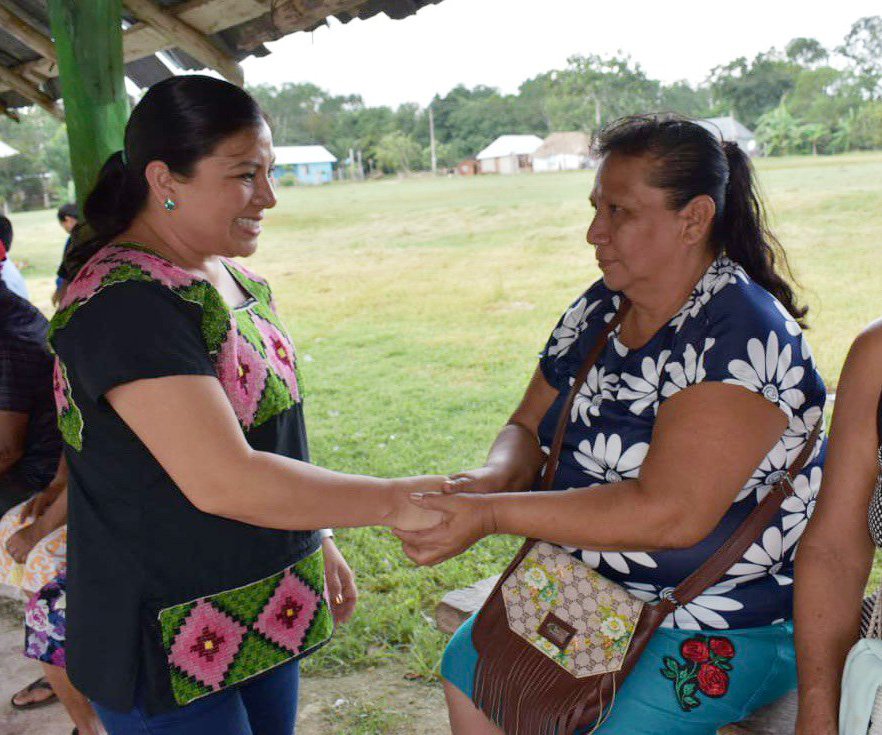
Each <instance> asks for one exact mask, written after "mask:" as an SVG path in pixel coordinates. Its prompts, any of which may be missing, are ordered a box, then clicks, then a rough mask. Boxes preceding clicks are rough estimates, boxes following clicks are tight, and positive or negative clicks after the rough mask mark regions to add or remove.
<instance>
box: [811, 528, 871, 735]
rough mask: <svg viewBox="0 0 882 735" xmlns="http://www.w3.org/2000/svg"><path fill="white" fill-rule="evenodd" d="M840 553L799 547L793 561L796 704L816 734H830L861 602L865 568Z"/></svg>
mask: <svg viewBox="0 0 882 735" xmlns="http://www.w3.org/2000/svg"><path fill="white" fill-rule="evenodd" d="M845 558H846V556H845V555H843V554H841V553H836V552H834V551H833V550H825V549H821V548H818V547H816V546H805V545H803V546H801V547H800V549H799V554H798V555H797V560H796V570H795V580H796V581H795V588H794V595H795V605H794V623H795V624H794V636H795V642H796V654H797V666H798V671H799V699H800V702H799V707H800V711H801V713H804V715H805V716H808V717H810V719H811V721H812V723H813V724H815V725H818V726H820V727H821V728H822V729H821V730H819V731H820V732H823V731H825V730H824V729H823V728H824V727H827V728H828V729H829V731H830V732H836V730H837V726H838V712H839V690H840V681H841V677H842V669H843V666H844V663H845V658H846V656H847V655H848V650H849V648H851V646H852V645H853V644H854V643H855V641H856V640H857V638H858V635H859V631H860V614H861V603H862V600H863V593H864V587H865V584H866V580H867V574H868V572H869V568H870V560H869V559H868V560H866V562H865V563H858V564H854V563H853V564H848V563H845V562H844V561H843V559H845Z"/></svg>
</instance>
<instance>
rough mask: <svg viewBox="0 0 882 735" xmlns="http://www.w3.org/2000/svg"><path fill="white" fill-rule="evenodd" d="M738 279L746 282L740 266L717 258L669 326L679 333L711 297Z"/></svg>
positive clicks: (725, 259) (726, 259)
mask: <svg viewBox="0 0 882 735" xmlns="http://www.w3.org/2000/svg"><path fill="white" fill-rule="evenodd" d="M739 278H741V279H742V280H744V281H745V282H746V281H747V276H746V274H745V273H744V271H743V270H742V269H741V267H740V266H738V265H735V263H733V262H732V261H731V260H729V259H728V258H725V257H722V258H717V259H716V260H715V261H714V262H713V263H711V266H710V268H708V269H707V271H706V272H705V274H704V275H703V276H702V278H701V280H700V281H699V282H698V283H697V284H696V285H695V288H694V289H692V293H691V294H689V298H688V299H687V300H686V303H685V304H684V305H683V308H681V309H680V311H679V312H678V313H677V316H675V317H674V318H673V319H672V320H671V325H672V326H674V327H675V328H676V331H677V332H679V331H680V329H681V328H682V327H683V325H684V324H685V323H686V321H687V320H688V319H690V318H691V317H694V316H696V315H697V314H698V313H699V312H700V311H701V310H702V309H703V308H704V306H705V304H707V302H708V301H710V300H711V298H712V297H713V296H715V295H716V294H718V293H719V292H720V291H722V290H723V289H724V288H725V287H726V286H728V285H729V284H730V283H735V282H736V281H737V280H738V279H739Z"/></svg>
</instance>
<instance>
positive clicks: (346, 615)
mask: <svg viewBox="0 0 882 735" xmlns="http://www.w3.org/2000/svg"><path fill="white" fill-rule="evenodd" d="M340 581H341V582H342V584H343V604H342V605H341V606H340V608H341V609H340V622H341V623H348V622H349V619H350V618H351V617H352V614H353V613H354V612H355V605H356V603H357V602H358V588H357V587H356V586H355V577H354V576H353V575H352V572H351V570H346V571H345V572H344V573H343V574H341V575H340Z"/></svg>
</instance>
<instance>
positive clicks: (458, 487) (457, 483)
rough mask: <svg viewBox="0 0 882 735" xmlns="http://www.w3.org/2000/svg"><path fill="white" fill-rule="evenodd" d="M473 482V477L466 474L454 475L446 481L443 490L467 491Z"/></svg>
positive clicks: (449, 491)
mask: <svg viewBox="0 0 882 735" xmlns="http://www.w3.org/2000/svg"><path fill="white" fill-rule="evenodd" d="M471 484H472V478H471V477H466V476H465V475H452V476H451V477H450V479H449V480H448V481H447V482H445V483H444V488H443V492H445V493H447V494H450V493H461V492H465V490H466V488H468V487H470V486H471Z"/></svg>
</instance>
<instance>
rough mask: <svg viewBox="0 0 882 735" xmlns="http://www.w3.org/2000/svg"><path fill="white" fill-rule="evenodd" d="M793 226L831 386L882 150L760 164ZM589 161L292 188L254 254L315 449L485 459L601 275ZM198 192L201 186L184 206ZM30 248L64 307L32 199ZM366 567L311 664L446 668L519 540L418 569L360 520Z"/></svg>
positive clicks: (355, 539)
mask: <svg viewBox="0 0 882 735" xmlns="http://www.w3.org/2000/svg"><path fill="white" fill-rule="evenodd" d="M759 168H760V171H761V180H762V184H763V187H764V190H765V192H766V194H767V198H768V203H769V205H770V210H771V212H772V215H773V222H774V224H775V226H776V231H777V233H778V235H779V237H780V239H781V241H782V242H783V244H784V245H785V247H786V249H787V251H788V253H789V255H790V258H791V263H792V265H793V268H794V271H795V273H796V275H797V278H798V280H799V281H800V283H801V285H802V286H803V289H802V292H801V293H802V296H803V299H804V300H805V301H806V302H807V303H808V304H809V306H810V307H811V312H810V315H809V319H810V322H811V325H812V330H811V332H810V335H809V339H810V343H811V345H812V348H813V350H814V352H815V355H816V357H817V358H818V362H819V364H820V367H821V370H822V373H823V375H824V377H825V379H826V380H827V381H828V383H835V381H836V379H837V375H838V372H839V369H840V367H841V364H842V361H843V359H844V357H845V354H846V351H847V349H848V345H849V343H850V341H851V339H852V338H853V336H854V335H855V334H856V333H857V332H858V331H859V330H860V329H861V327H862V326H864V325H865V324H866V323H867V322H869V321H871V320H872V319H873V318H875V317H877V316H878V315H879V314H880V313H882V298H880V296H882V275H880V268H879V265H880V262H882V258H880V255H882V155H879V154H872V155H848V156H838V157H829V158H809V157H805V158H790V159H773V160H772V159H770V160H762V161H760V162H759ZM591 181H592V175H591V174H590V173H588V172H575V173H564V174H542V175H523V176H513V177H508V178H505V177H476V178H449V179H434V180H430V179H411V180H388V181H382V182H376V183H368V184H341V185H332V186H328V187H324V188H313V189H307V188H293V189H292V188H288V189H281V190H280V191H279V205H278V207H277V208H276V209H275V211H273V212H272V213H271V214H270V216H269V218H268V226H267V230H266V232H265V234H264V236H263V240H262V242H261V247H260V251H259V253H258V254H257V256H255V257H254V258H253V259H252V262H251V263H249V265H250V267H252V268H253V269H255V270H256V271H258V272H259V273H262V274H263V275H265V276H266V277H268V278H269V280H270V282H271V283H272V285H273V287H274V290H275V294H276V298H277V301H278V303H279V307H280V310H281V313H282V316H283V317H284V319H285V321H286V323H287V324H288V326H289V328H290V331H291V333H292V334H293V336H294V338H295V341H296V343H297V345H298V352H299V357H300V360H301V365H302V368H303V375H304V382H305V386H306V394H307V415H308V420H309V427H310V440H311V445H312V449H313V459H314V460H315V461H316V462H318V463H320V464H323V465H325V466H328V467H332V468H334V469H340V470H348V471H357V472H365V473H374V474H379V475H399V474H411V473H421V472H451V471H455V470H459V469H464V468H468V467H471V466H476V465H477V464H478V463H479V462H481V461H482V459H483V457H484V455H485V453H486V449H487V447H488V446H489V443H490V441H491V440H492V438H493V437H494V436H495V433H496V431H497V430H498V428H499V427H500V426H501V424H502V423H503V422H504V420H505V419H506V417H507V416H508V414H509V413H510V411H511V410H512V409H513V407H514V405H515V403H516V401H517V399H518V398H519V396H520V394H521V392H522V390H523V388H524V386H525V384H526V381H527V379H528V377H529V375H530V373H531V371H532V369H533V367H534V365H535V361H536V354H537V352H538V351H539V349H540V348H541V347H542V345H543V343H544V341H545V339H546V337H547V334H548V332H549V331H550V329H551V328H552V326H553V325H554V323H555V321H556V319H557V318H558V317H559V315H560V313H561V312H562V311H563V309H564V308H565V307H566V306H567V305H568V304H569V303H570V302H571V301H572V300H573V299H574V298H575V297H576V296H577V295H578V294H579V293H580V292H581V291H582V290H584V288H585V287H586V286H587V284H589V283H590V282H592V281H593V280H595V279H596V278H597V277H598V275H599V274H598V271H597V268H596V267H595V264H594V260H593V256H592V253H591V251H590V249H589V248H587V246H586V245H585V241H584V232H585V228H586V226H587V223H588V219H589V216H590V215H589V206H588V203H587V196H588V192H589V189H590V186H591ZM182 204H183V206H186V203H182ZM12 220H13V223H14V225H15V227H16V246H15V250H14V252H13V254H14V256H15V258H16V260H19V261H26V264H27V265H28V267H27V269H26V270H25V275H26V276H27V278H28V280H29V282H30V284H31V287H32V290H33V292H34V293H33V296H34V299H35V301H37V303H38V304H39V305H40V306H42V307H46V308H47V309H48V303H49V298H48V297H49V293H50V290H51V282H52V273H53V271H54V267H55V265H56V258H57V257H58V255H59V252H60V249H61V243H62V241H63V237H62V236H63V233H62V232H61V230H60V228H59V227H58V225H57V223H56V222H55V220H54V217H53V214H52V213H48V212H35V213H25V214H18V215H13V217H12ZM338 538H339V543H340V546H341V547H342V549H343V550H344V552H345V553H346V554H347V556H348V558H349V559H350V561H351V563H352V564H353V566H354V568H355V569H356V572H357V574H358V577H359V582H360V585H361V590H362V599H361V603H360V609H359V612H358V613H357V614H356V617H355V619H354V621H353V622H352V623H351V624H350V625H349V626H348V627H347V628H346V629H345V630H344V631H341V633H340V635H339V637H338V639H337V642H336V643H335V644H334V645H331V646H328V647H327V648H326V649H324V650H323V651H322V652H320V653H319V654H318V655H317V656H316V657H314V660H312V662H311V664H310V666H311V667H315V666H321V667H323V668H324V669H328V668H331V669H334V668H336V669H339V670H341V671H342V670H346V669H350V668H352V667H354V666H362V665H366V664H375V663H379V662H381V661H383V660H385V659H388V658H390V657H403V660H405V661H406V663H407V666H408V667H409V668H410V670H411V671H413V672H414V673H416V674H421V675H426V676H431V675H432V674H433V672H434V671H435V668H436V665H437V662H438V658H439V655H440V651H441V647H442V645H443V638H442V636H441V635H440V634H439V633H437V632H436V631H435V629H434V627H433V625H432V623H431V614H432V611H433V609H434V606H435V604H436V603H437V601H438V600H439V599H440V597H441V595H442V594H443V593H444V591H446V590H448V589H452V588H454V587H459V586H463V585H465V584H468V583H471V582H473V581H475V580H477V579H479V578H481V577H483V576H486V575H487V574H489V573H491V572H493V571H498V570H499V568H500V567H501V566H502V564H503V562H504V560H505V559H506V558H507V556H508V551H509V550H510V549H512V548H513V543H514V542H513V541H512V540H511V539H493V540H490V541H485V542H483V543H482V544H480V545H479V546H478V547H477V548H476V549H474V550H472V551H471V552H470V553H469V554H467V555H465V556H464V557H463V558H461V559H457V560H454V561H451V562H448V563H446V564H444V565H442V566H440V567H437V568H434V569H419V570H417V569H414V568H413V567H412V566H411V565H410V564H409V563H408V562H407V560H406V559H405V557H404V556H403V555H402V553H401V552H400V549H399V546H398V542H397V541H396V539H395V538H394V537H392V536H391V535H390V534H388V533H386V532H382V531H376V530H353V531H343V532H341V533H340V534H339V535H338Z"/></svg>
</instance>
